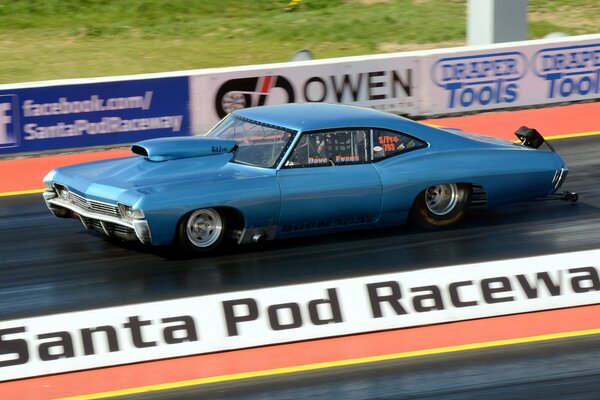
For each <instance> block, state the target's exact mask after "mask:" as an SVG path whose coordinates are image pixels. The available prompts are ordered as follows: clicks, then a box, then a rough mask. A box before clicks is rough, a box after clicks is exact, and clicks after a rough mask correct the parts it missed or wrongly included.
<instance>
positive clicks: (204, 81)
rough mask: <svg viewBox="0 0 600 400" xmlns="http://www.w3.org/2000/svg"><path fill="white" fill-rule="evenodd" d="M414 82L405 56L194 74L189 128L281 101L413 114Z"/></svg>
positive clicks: (413, 64) (412, 60) (411, 60)
mask: <svg viewBox="0 0 600 400" xmlns="http://www.w3.org/2000/svg"><path fill="white" fill-rule="evenodd" d="M418 80H419V76H418V69H417V60H416V57H415V56H414V55H411V54H410V53H407V55H401V56H399V55H394V56H389V55H386V56H369V57H352V58H343V59H336V60H323V61H309V62H302V63H286V64H273V65H267V66H252V67H240V68H228V69H223V70H217V71H216V72H203V71H198V74H197V75H192V76H191V78H190V85H191V87H190V93H191V97H192V103H191V108H192V110H191V113H192V119H193V124H192V127H193V130H194V133H196V134H202V133H205V132H206V131H208V130H209V129H210V128H211V127H212V126H214V125H215V124H216V123H217V122H218V121H219V120H220V119H221V118H223V117H224V116H225V115H227V114H228V113H230V112H232V111H234V110H237V109H240V108H246V107H255V106H262V105H270V104H283V103H303V102H327V103H343V104H349V105H355V106H362V107H371V108H376V109H379V110H382V111H389V112H393V113H396V114H415V113H416V111H417V105H418V99H419V93H418V87H417V82H418Z"/></svg>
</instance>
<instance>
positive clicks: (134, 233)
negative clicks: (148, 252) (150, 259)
mask: <svg viewBox="0 0 600 400" xmlns="http://www.w3.org/2000/svg"><path fill="white" fill-rule="evenodd" d="M43 195H44V200H45V201H46V206H47V207H48V209H49V210H50V211H51V212H52V214H54V215H55V216H57V217H60V218H69V217H72V218H77V219H79V220H80V221H81V223H82V224H83V226H84V227H85V228H86V229H94V230H96V231H99V232H101V233H104V234H105V235H107V236H112V237H117V238H119V239H123V240H139V241H140V242H142V243H144V244H152V234H151V232H150V226H149V225H148V221H146V220H143V219H134V220H126V219H122V218H119V217H118V216H112V215H106V214H102V213H98V212H95V211H91V210H88V209H86V208H83V207H81V206H80V205H78V204H74V203H73V202H71V201H67V200H64V199H62V198H60V197H57V196H56V193H55V192H51V191H45V192H44V194H43ZM84 200H85V199H84Z"/></svg>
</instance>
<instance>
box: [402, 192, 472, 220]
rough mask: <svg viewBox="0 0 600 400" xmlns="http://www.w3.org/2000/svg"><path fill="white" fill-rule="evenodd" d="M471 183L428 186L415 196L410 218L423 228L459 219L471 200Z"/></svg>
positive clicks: (463, 214)
mask: <svg viewBox="0 0 600 400" xmlns="http://www.w3.org/2000/svg"><path fill="white" fill-rule="evenodd" d="M471 191H472V190H471V185H468V184H458V183H445V184H441V185H435V186H430V187H428V188H427V189H425V190H424V191H422V192H421V193H419V195H418V196H417V198H416V199H415V202H414V204H413V208H412V210H411V219H412V220H413V222H416V223H417V224H418V225H420V226H422V227H425V228H439V227H444V226H449V225H452V224H455V223H457V222H458V221H460V220H461V219H462V218H463V217H464V216H465V214H466V211H467V208H468V206H469V203H470V202H471Z"/></svg>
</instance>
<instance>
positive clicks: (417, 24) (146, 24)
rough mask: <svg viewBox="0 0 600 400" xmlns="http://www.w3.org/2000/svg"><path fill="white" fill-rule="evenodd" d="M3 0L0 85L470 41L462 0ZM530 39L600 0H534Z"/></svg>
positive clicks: (596, 13) (596, 23)
mask: <svg viewBox="0 0 600 400" xmlns="http://www.w3.org/2000/svg"><path fill="white" fill-rule="evenodd" d="M287 4H288V0H219V1H211V0H170V1H166V0H127V1H126V0H0V83H10V82H23V81H36V80H45V79H62V78H74V77H89V76H104V75H122V74H134V73H145V72H160V71H173V70H183V69H196V68H209V67H222V66H231V65H245V64H259V63H266V62H280V61H287V60H288V59H289V57H290V56H291V54H292V53H293V52H294V51H296V50H298V49H300V48H309V49H311V50H312V51H313V52H314V53H315V55H316V56H317V58H328V57H340V56H349V55H358V54H373V53H383V52H390V51H404V50H411V49H422V48H433V47H448V46H456V45H462V44H464V40H465V34H466V33H465V18H466V16H465V12H466V5H465V1H464V0H388V1H385V0H384V1H381V0H380V1H360V0H304V1H303V2H302V4H301V6H300V7H299V8H298V9H296V10H294V11H291V12H286V11H285V8H286V6H287ZM529 11H530V24H529V32H530V37H531V38H538V37H543V36H544V35H546V34H547V33H550V32H553V31H562V32H565V33H568V34H584V33H596V32H598V31H600V7H598V2H597V0H529Z"/></svg>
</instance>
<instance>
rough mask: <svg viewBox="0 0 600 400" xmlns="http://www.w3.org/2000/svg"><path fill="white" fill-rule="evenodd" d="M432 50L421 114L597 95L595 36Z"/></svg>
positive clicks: (599, 76) (599, 72)
mask: <svg viewBox="0 0 600 400" xmlns="http://www.w3.org/2000/svg"><path fill="white" fill-rule="evenodd" d="M433 53H434V54H432V55H429V56H426V57H424V58H423V59H422V63H423V64H422V69H423V74H422V76H423V77H424V78H425V82H423V87H424V88H426V90H425V92H426V94H425V95H424V101H423V103H422V108H421V110H420V113H421V114H423V115H426V114H430V115H431V114H450V113H458V112H468V111H477V110H486V109H499V108H508V107H518V106H528V105H538V104H551V103H558V102H567V101H576V100H585V99H597V98H600V35H589V36H582V37H571V38H563V39H560V40H556V39H555V40H553V41H548V40H538V41H530V42H519V43H508V44H502V45H491V46H486V47H477V48H474V49H473V50H471V49H470V48H461V49H452V50H436V51H434V52H433Z"/></svg>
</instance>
